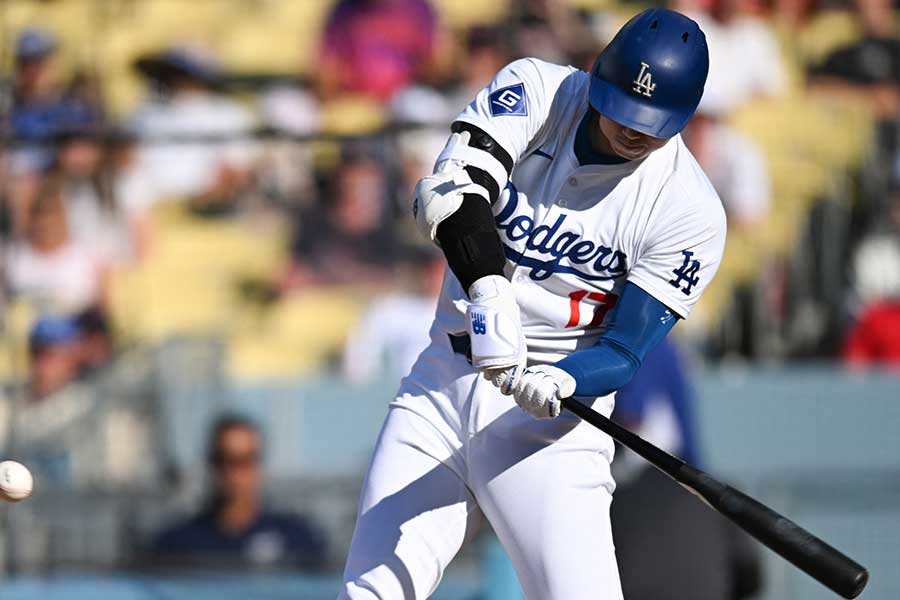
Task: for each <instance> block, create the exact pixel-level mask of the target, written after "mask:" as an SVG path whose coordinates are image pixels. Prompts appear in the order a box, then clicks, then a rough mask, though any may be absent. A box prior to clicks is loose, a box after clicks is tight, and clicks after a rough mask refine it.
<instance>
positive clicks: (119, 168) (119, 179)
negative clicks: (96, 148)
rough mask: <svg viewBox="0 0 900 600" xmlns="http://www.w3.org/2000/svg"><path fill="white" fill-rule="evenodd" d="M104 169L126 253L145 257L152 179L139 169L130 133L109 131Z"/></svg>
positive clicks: (134, 140) (150, 226) (134, 139)
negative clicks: (124, 233) (124, 231)
mask: <svg viewBox="0 0 900 600" xmlns="http://www.w3.org/2000/svg"><path fill="white" fill-rule="evenodd" d="M106 168H107V169H108V171H109V172H108V178H109V181H110V186H111V190H112V197H113V199H114V207H115V212H116V217H117V218H118V219H120V220H122V221H124V224H125V228H126V229H127V240H128V244H129V248H128V249H129V250H130V256H131V257H132V258H136V259H143V258H145V257H146V256H147V255H148V254H149V252H150V249H151V247H152V245H153V219H152V213H151V209H152V208H153V205H154V204H155V201H156V197H155V192H154V182H155V178H154V177H153V175H154V174H153V173H152V172H150V171H148V170H147V169H143V168H141V164H140V150H139V146H138V141H137V137H136V136H135V135H134V133H133V132H131V131H128V130H125V129H117V130H114V131H113V132H111V135H110V138H109V141H108V146H107V157H106Z"/></svg>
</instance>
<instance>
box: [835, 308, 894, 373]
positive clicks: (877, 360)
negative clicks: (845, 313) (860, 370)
mask: <svg viewBox="0 0 900 600" xmlns="http://www.w3.org/2000/svg"><path fill="white" fill-rule="evenodd" d="M844 360H845V361H846V362H847V363H849V364H850V365H852V366H857V367H864V366H873V365H883V366H889V367H891V368H893V369H900V299H898V298H889V299H885V300H882V301H879V302H875V303H874V304H872V305H870V306H868V307H867V308H866V309H865V311H864V312H863V314H862V316H861V317H860V319H859V321H858V322H857V323H856V325H854V327H853V329H852V330H851V332H850V335H849V337H848V338H847V342H846V344H845V346H844Z"/></svg>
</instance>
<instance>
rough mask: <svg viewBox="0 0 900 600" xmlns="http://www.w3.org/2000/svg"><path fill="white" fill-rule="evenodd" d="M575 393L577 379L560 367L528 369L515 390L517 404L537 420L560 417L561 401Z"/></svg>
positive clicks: (519, 378) (541, 366)
mask: <svg viewBox="0 0 900 600" xmlns="http://www.w3.org/2000/svg"><path fill="white" fill-rule="evenodd" d="M574 393H575V378H573V377H572V376H571V375H569V374H568V373H566V372H565V371H563V370H562V369H560V368H558V367H554V366H552V365H538V366H535V367H528V368H527V369H525V371H524V372H523V373H522V374H521V375H520V376H519V377H518V381H517V382H516V387H515V389H514V390H513V398H514V399H515V401H516V404H518V405H519V407H521V408H522V410H524V411H525V412H527V413H528V414H529V415H531V416H532V417H534V418H535V419H552V418H554V417H558V416H559V411H560V408H561V406H562V403H561V400H562V399H563V398H568V397H569V396H571V395H572V394H574Z"/></svg>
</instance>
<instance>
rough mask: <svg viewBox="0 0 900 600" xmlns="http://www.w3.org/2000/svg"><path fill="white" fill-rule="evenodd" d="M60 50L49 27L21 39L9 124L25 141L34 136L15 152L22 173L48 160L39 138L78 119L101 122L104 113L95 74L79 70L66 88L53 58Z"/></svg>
mask: <svg viewBox="0 0 900 600" xmlns="http://www.w3.org/2000/svg"><path fill="white" fill-rule="evenodd" d="M56 51H57V41H56V38H55V36H54V35H53V34H52V33H51V32H49V31H46V30H44V29H39V28H31V29H26V30H25V31H23V32H22V33H21V34H20V35H19V37H18V38H17V39H16V46H15V74H14V78H13V94H12V96H13V97H12V107H11V111H10V115H9V127H10V131H11V133H12V135H13V136H15V137H17V138H20V141H23V140H28V141H31V142H34V144H26V145H25V146H24V147H23V149H22V150H21V151H20V152H16V153H15V161H14V165H13V167H14V168H13V172H14V173H15V174H17V175H21V174H23V173H24V172H25V171H28V170H39V169H41V168H43V167H45V166H46V163H47V162H48V161H49V159H50V154H49V149H48V148H46V147H42V146H41V145H40V143H48V142H50V141H51V138H53V136H55V135H58V134H59V133H60V132H61V131H62V130H64V129H71V128H72V127H73V126H74V125H76V124H78V125H82V124H92V125H98V124H99V123H100V122H101V120H102V118H103V109H102V104H101V101H100V97H99V91H98V90H99V86H98V85H97V82H96V80H95V79H93V78H92V77H90V76H88V75H87V74H86V73H85V72H77V73H76V74H75V75H74V76H73V78H72V80H71V82H70V83H69V85H68V87H67V88H64V87H63V86H62V85H61V81H60V78H59V73H58V71H57V68H56V65H55V61H54V57H55V55H56Z"/></svg>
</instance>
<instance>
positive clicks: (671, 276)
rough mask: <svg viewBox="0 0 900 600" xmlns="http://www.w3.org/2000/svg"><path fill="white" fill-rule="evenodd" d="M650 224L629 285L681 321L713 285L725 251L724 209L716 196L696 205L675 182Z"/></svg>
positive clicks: (671, 184) (669, 186)
mask: <svg viewBox="0 0 900 600" xmlns="http://www.w3.org/2000/svg"><path fill="white" fill-rule="evenodd" d="M662 195H668V196H669V197H668V198H666V199H665V200H663V201H658V202H657V204H658V205H659V207H660V209H661V210H660V211H659V214H657V215H656V216H655V218H654V219H653V220H652V221H651V223H650V224H649V227H648V230H647V234H646V236H645V238H644V240H645V241H644V248H643V250H642V252H641V253H640V256H639V258H638V259H637V261H636V262H635V263H634V265H633V266H632V267H631V269H630V270H629V272H628V281H629V282H631V283H634V284H635V285H637V286H638V287H640V288H642V289H643V290H644V291H646V292H648V293H650V294H651V295H652V296H654V297H655V298H656V299H657V300H659V301H660V302H662V303H663V304H665V305H666V306H667V307H668V308H669V309H671V310H672V311H674V312H675V313H677V314H678V316H679V317H681V318H683V319H684V318H687V316H688V315H689V314H690V312H691V309H692V308H693V306H694V304H696V302H697V300H698V299H699V298H700V296H701V295H702V294H703V290H704V289H706V286H707V285H709V283H710V281H712V279H713V277H714V276H715V274H716V271H717V270H718V269H719V264H720V263H721V261H722V252H723V251H724V249H725V236H726V223H725V211H724V210H723V208H722V205H721V202H720V201H719V199H718V197H717V196H715V194H714V193H713V194H712V195H711V196H709V197H707V198H706V201H704V202H700V201H697V200H696V199H694V200H693V201H692V200H691V199H690V198H689V197H687V193H686V192H685V191H684V190H683V189H682V188H680V187H679V184H678V183H677V182H674V181H672V180H670V181H669V182H668V183H666V185H665V186H664V187H663V191H662V193H661V196H662Z"/></svg>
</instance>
